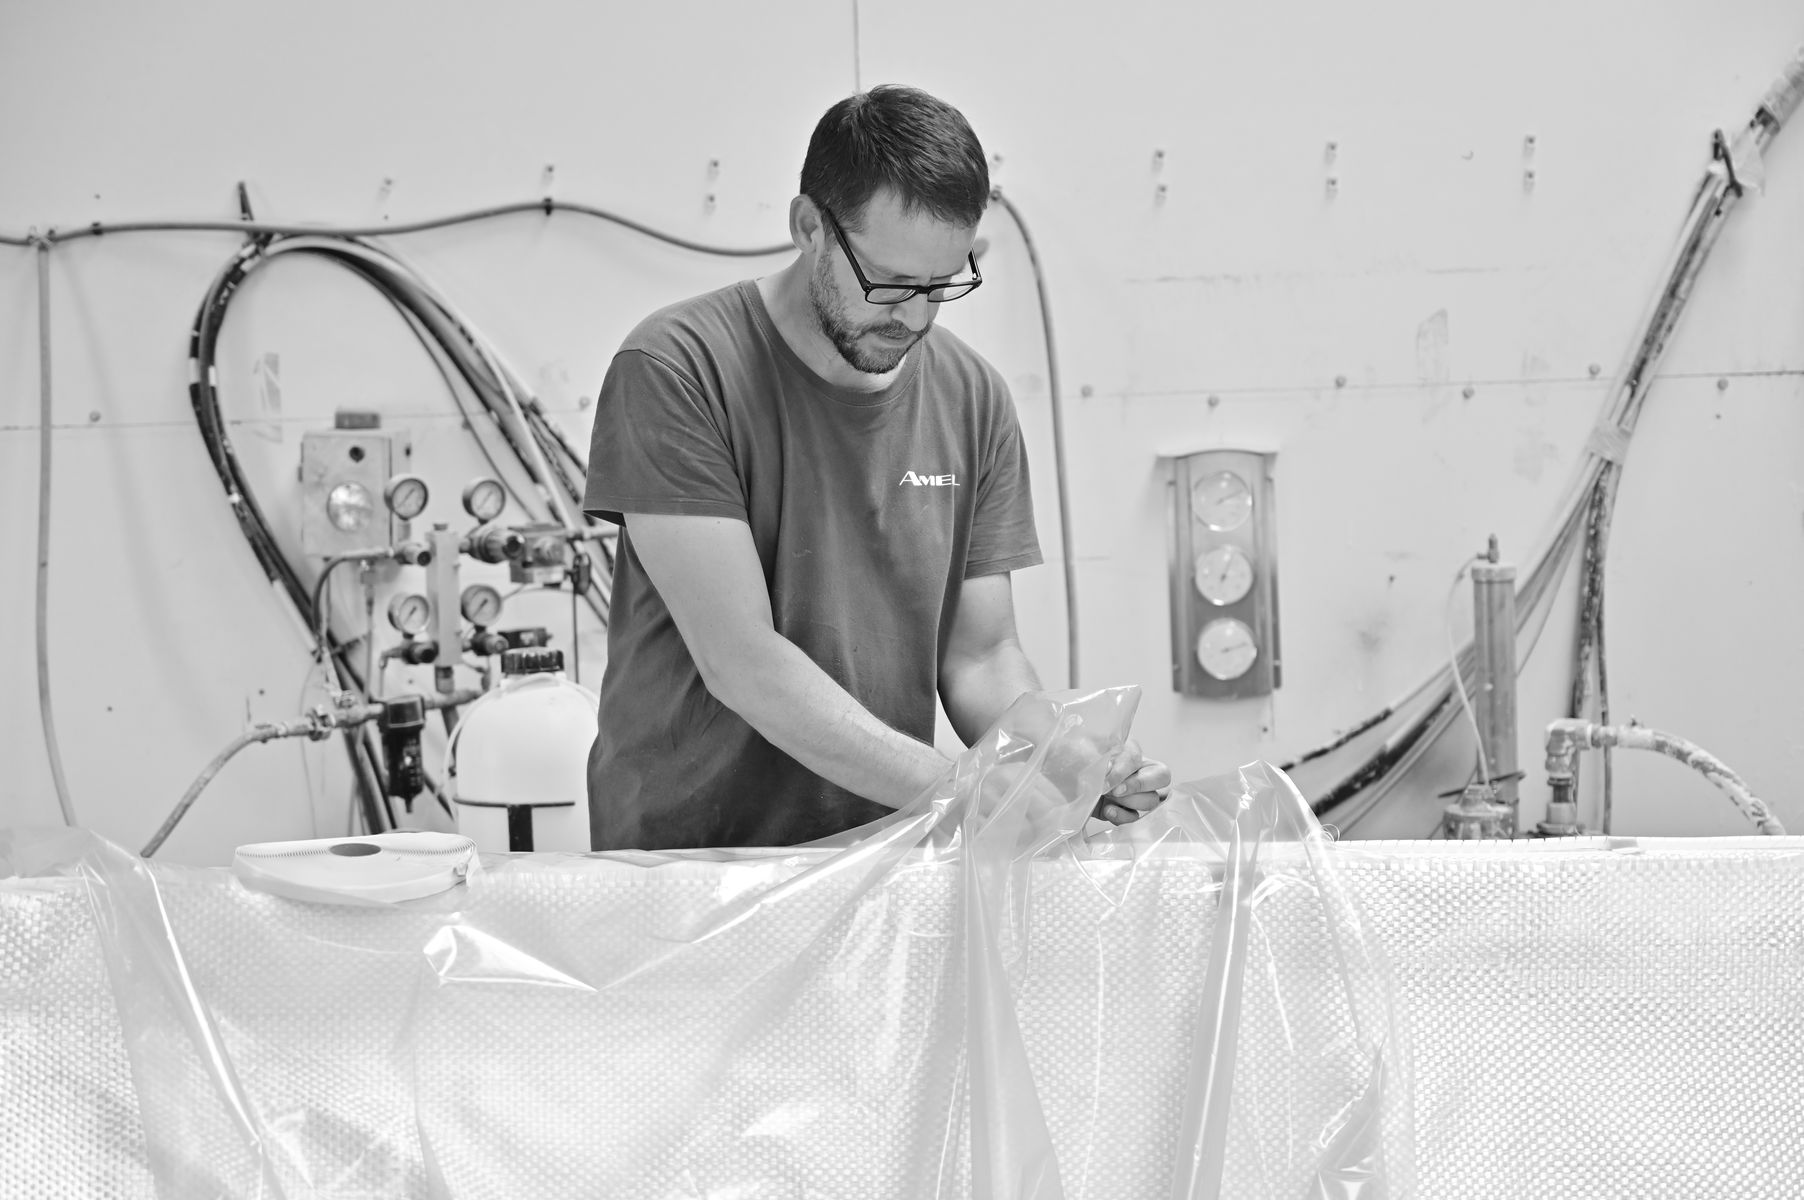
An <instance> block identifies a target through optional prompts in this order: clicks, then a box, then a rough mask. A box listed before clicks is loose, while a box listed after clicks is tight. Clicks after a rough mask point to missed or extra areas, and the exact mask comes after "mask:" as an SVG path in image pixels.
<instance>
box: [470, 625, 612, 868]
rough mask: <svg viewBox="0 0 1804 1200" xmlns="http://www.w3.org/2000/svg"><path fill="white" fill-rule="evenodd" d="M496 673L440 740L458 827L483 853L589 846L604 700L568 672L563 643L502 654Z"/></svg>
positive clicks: (587, 847) (581, 850) (570, 848)
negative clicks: (591, 779)
mask: <svg viewBox="0 0 1804 1200" xmlns="http://www.w3.org/2000/svg"><path fill="white" fill-rule="evenodd" d="M501 677H502V681H501V683H500V685H499V686H497V687H495V688H493V689H491V690H490V691H489V692H488V693H487V694H485V695H484V696H483V697H482V698H481V699H480V700H478V701H476V703H474V704H472V705H471V706H470V707H469V710H468V711H467V712H465V713H464V716H463V719H462V720H461V721H459V722H458V723H457V728H456V729H455V730H454V731H453V732H452V734H451V737H450V738H449V739H448V740H447V742H446V745H445V770H444V775H443V778H444V779H445V780H446V781H447V787H448V790H449V791H450V794H451V799H452V802H453V804H454V805H455V806H456V810H457V832H459V833H460V834H462V835H463V836H465V837H467V838H469V839H470V840H472V841H474V842H475V843H476V846H477V848H478V849H480V850H482V851H484V852H499V851H524V850H567V851H576V852H586V851H587V850H588V849H589V799H588V794H589V788H588V774H589V747H590V746H591V745H592V744H593V743H594V741H595V712H596V709H597V707H598V706H599V704H600V700H599V698H598V697H597V696H596V695H595V693H594V692H592V691H590V690H589V689H588V688H586V687H583V686H582V685H580V684H577V683H573V682H572V681H571V680H570V679H568V678H567V677H566V676H565V675H564V654H563V651H561V650H553V649H549V648H547V647H531V648H524V649H515V650H507V651H504V652H503V653H502V655H501Z"/></svg>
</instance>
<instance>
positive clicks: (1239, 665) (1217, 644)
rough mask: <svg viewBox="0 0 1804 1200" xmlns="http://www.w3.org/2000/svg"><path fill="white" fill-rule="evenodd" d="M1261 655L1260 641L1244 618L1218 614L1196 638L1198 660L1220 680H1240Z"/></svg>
mask: <svg viewBox="0 0 1804 1200" xmlns="http://www.w3.org/2000/svg"><path fill="white" fill-rule="evenodd" d="M1258 657H1259V643H1258V642H1257V641H1256V640H1255V639H1254V637H1253V631H1252V630H1251V629H1248V628H1247V627H1246V623H1245V622H1243V621H1236V620H1234V619H1233V618H1232V617H1217V618H1216V619H1215V620H1213V621H1211V622H1209V623H1208V624H1207V625H1205V626H1203V632H1202V633H1201V634H1199V635H1198V636H1197V639H1196V661H1197V662H1198V663H1199V664H1201V666H1202V668H1203V670H1205V671H1207V672H1209V674H1211V675H1213V676H1215V678H1217V679H1222V680H1227V679H1239V678H1240V677H1241V676H1242V675H1245V674H1246V673H1247V671H1248V670H1250V669H1251V668H1252V666H1253V660H1254V659H1256V658H1258Z"/></svg>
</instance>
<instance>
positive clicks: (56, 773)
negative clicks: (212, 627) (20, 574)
mask: <svg viewBox="0 0 1804 1200" xmlns="http://www.w3.org/2000/svg"><path fill="white" fill-rule="evenodd" d="M37 265H38V572H37V622H36V624H37V666H38V718H39V720H40V722H41V723H42V724H43V727H44V751H45V753H46V754H47V755H48V756H49V759H50V779H51V782H52V783H53V784H54V785H55V787H56V803H57V806H58V807H59V808H61V809H62V812H63V823H64V824H66V825H68V826H69V827H70V828H71V829H73V828H75V826H76V822H75V801H74V798H73V797H72V796H71V795H70V794H69V778H68V776H67V775H65V774H64V773H63V751H62V743H61V742H60V741H58V740H57V736H56V714H55V711H54V710H53V708H52V707H51V703H50V471H51V461H52V454H51V440H52V439H51V420H52V418H53V416H54V415H55V414H54V409H53V407H52V404H51V397H52V391H51V384H50V347H51V342H50V243H49V242H43V241H40V242H39V243H37Z"/></svg>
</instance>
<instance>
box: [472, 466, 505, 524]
mask: <svg viewBox="0 0 1804 1200" xmlns="http://www.w3.org/2000/svg"><path fill="white" fill-rule="evenodd" d="M506 507H507V492H506V490H504V489H503V488H502V486H501V481H500V480H498V479H490V478H488V477H486V476H485V477H483V478H481V479H477V480H473V481H472V482H471V483H470V484H469V486H467V487H465V488H464V511H465V512H467V513H469V514H470V515H471V516H472V517H475V518H476V519H477V520H478V521H482V522H484V523H485V524H486V523H487V522H489V521H493V520H494V519H495V518H496V517H498V516H500V515H501V510H502V509H504V508H506Z"/></svg>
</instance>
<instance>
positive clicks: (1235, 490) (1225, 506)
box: [1190, 471, 1253, 533]
mask: <svg viewBox="0 0 1804 1200" xmlns="http://www.w3.org/2000/svg"><path fill="white" fill-rule="evenodd" d="M1190 510H1191V512H1193V513H1195V514H1196V519H1197V520H1199V521H1201V522H1202V523H1203V524H1205V525H1207V526H1208V527H1209V528H1211V529H1213V530H1215V531H1216V532H1218V533H1221V532H1225V531H1227V530H1230V529H1238V528H1240V527H1241V526H1242V525H1244V524H1246V519H1247V518H1248V517H1250V516H1252V514H1253V492H1252V489H1251V488H1249V487H1247V481H1246V480H1244V479H1242V478H1241V477H1240V476H1238V475H1236V474H1235V473H1234V472H1232V471H1217V472H1216V473H1215V474H1213V475H1205V476H1204V477H1203V478H1201V479H1199V480H1197V481H1196V482H1195V483H1193V484H1191V485H1190Z"/></svg>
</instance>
